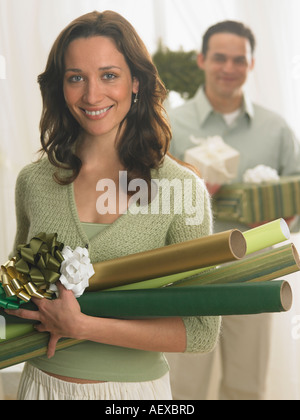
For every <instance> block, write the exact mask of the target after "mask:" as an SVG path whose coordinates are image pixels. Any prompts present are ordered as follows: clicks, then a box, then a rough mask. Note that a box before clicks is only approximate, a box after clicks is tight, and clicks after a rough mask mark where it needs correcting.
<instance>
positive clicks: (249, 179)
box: [243, 165, 280, 184]
mask: <svg viewBox="0 0 300 420" xmlns="http://www.w3.org/2000/svg"><path fill="white" fill-rule="evenodd" d="M279 180H280V177H279V175H278V172H277V171H276V169H273V168H271V167H270V166H266V165H257V166H256V167H255V168H253V169H248V170H247V171H246V172H245V174H244V176H243V181H244V182H245V183H254V184H261V183H262V182H278V181H279Z"/></svg>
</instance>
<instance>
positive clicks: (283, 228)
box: [280, 219, 291, 240]
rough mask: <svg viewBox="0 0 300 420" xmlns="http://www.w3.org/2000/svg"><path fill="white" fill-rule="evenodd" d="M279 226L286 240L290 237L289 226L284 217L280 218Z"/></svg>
mask: <svg viewBox="0 0 300 420" xmlns="http://www.w3.org/2000/svg"><path fill="white" fill-rule="evenodd" d="M280 228H281V231H282V234H283V236H284V237H285V238H286V240H288V239H290V237H291V232H290V228H289V226H288V224H287V223H286V221H285V220H284V219H280Z"/></svg>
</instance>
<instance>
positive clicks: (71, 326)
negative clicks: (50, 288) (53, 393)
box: [6, 281, 84, 358]
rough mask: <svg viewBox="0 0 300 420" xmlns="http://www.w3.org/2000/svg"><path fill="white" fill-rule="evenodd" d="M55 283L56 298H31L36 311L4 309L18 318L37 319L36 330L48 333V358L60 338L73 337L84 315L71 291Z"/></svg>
mask: <svg viewBox="0 0 300 420" xmlns="http://www.w3.org/2000/svg"><path fill="white" fill-rule="evenodd" d="M56 285H57V288H58V291H59V297H58V298H57V299H54V300H48V299H37V298H32V301H33V302H34V303H35V304H36V306H37V307H38V311H29V310H27V309H17V310H6V313H8V314H10V315H15V316H17V317H19V318H24V319H31V320H34V321H39V322H40V324H37V325H35V328H36V330H37V331H40V332H45V331H48V332H49V333H50V340H49V344H48V350H47V356H48V357H49V358H51V357H53V356H54V354H55V349H56V344H57V342H58V340H59V339H60V338H62V337H72V338H75V336H76V327H77V326H78V325H79V323H80V319H81V317H82V316H84V315H83V314H82V312H81V310H80V305H79V303H78V302H77V300H76V298H75V297H74V294H73V292H71V291H69V290H67V289H66V288H65V287H64V286H63V285H62V284H61V283H60V281H58V282H57V284H56Z"/></svg>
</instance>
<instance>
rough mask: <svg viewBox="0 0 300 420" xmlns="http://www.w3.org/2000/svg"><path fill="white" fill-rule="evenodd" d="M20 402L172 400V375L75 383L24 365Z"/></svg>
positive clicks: (19, 395) (19, 391) (19, 392)
mask: <svg viewBox="0 0 300 420" xmlns="http://www.w3.org/2000/svg"><path fill="white" fill-rule="evenodd" d="M17 398H18V400H35V401H37V400H48V401H49V400H172V393H171V387H170V378H169V373H167V374H166V375H164V376H163V377H162V378H160V379H156V380H154V381H147V382H100V383H96V384H76V383H72V382H66V381H62V380H60V379H57V378H54V377H53V376H50V375H47V374H46V373H44V372H42V371H41V370H39V369H37V368H35V367H33V366H31V365H29V364H28V363H26V364H25V367H24V370H23V372H22V376H21V380H20V384H19V389H18V397H17Z"/></svg>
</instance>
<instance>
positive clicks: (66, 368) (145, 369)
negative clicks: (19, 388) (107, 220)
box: [29, 223, 169, 382]
mask: <svg viewBox="0 0 300 420" xmlns="http://www.w3.org/2000/svg"><path fill="white" fill-rule="evenodd" d="M82 226H83V228H84V230H85V232H86V234H87V236H88V238H89V239H91V238H92V237H94V236H96V235H99V234H101V232H102V231H103V230H104V229H105V228H106V227H107V226H109V225H104V224H94V223H82ZM104 293H105V292H104ZM29 363H30V364H32V365H33V366H35V367H36V368H38V369H41V370H43V371H45V372H49V373H54V374H58V375H63V376H69V377H72V378H80V379H87V380H96V381H114V382H143V381H151V380H155V379H158V378H160V377H162V376H163V375H164V374H165V373H166V372H167V371H168V370H169V366H168V363H167V361H166V358H165V356H164V355H163V353H156V352H149V351H142V350H134V349H127V348H123V347H116V346H109V345H106V344H99V343H94V342H91V341H86V342H84V343H81V344H77V345H75V346H73V347H70V348H67V349H65V350H60V351H58V352H56V353H55V356H54V357H52V358H51V359H48V358H47V357H46V356H43V357H38V358H35V359H32V360H31V361H30V362H29Z"/></svg>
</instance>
